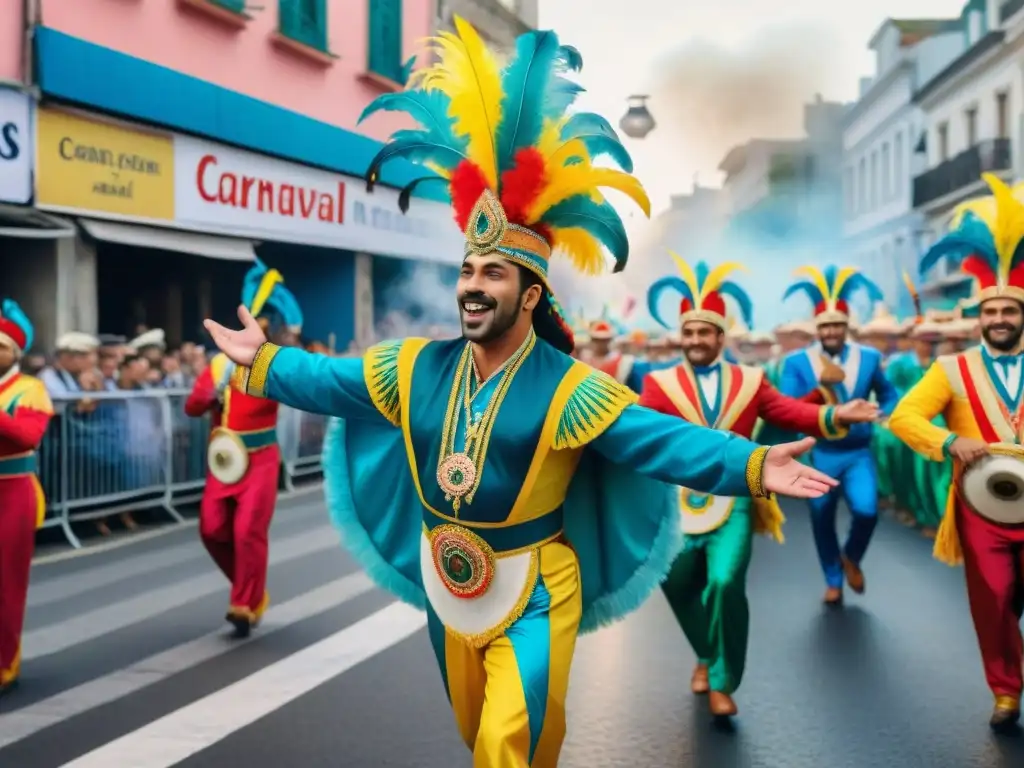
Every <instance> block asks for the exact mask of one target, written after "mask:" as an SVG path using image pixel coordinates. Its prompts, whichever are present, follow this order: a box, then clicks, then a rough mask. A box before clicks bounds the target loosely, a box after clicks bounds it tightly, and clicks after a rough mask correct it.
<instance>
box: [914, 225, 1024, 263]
mask: <svg viewBox="0 0 1024 768" xmlns="http://www.w3.org/2000/svg"><path fill="white" fill-rule="evenodd" d="M1019 250H1020V249H1019V248H1018V251H1019ZM971 254H974V255H976V256H978V257H979V258H982V259H984V260H985V262H986V263H987V264H988V265H989V267H991V268H992V271H993V272H994V273H997V272H998V269H999V253H998V251H997V250H996V241H995V239H994V238H993V237H992V232H991V230H990V229H989V228H988V225H987V224H985V222H984V221H982V220H981V219H980V218H978V216H976V215H975V214H974V213H972V212H970V211H968V212H966V213H965V214H964V216H963V218H962V219H961V220H960V225H959V226H958V227H957V228H956V229H954V230H953V231H952V232H950V233H949V234H947V235H946V236H945V237H943V238H942V239H941V240H939V241H937V242H936V243H935V244H934V245H932V247H931V248H929V249H928V250H927V251H926V252H925V254H924V256H922V257H921V261H920V263H919V265H918V271H919V272H920V274H921V276H922V277H924V276H925V275H926V274H927V273H928V272H929V271H930V270H931V268H932V267H934V266H935V265H936V264H937V263H938V262H939V261H940V260H941V259H943V258H947V257H949V256H953V257H956V258H957V259H958V260H960V259H963V258H965V257H967V256H970V255H971ZM1014 255H1015V257H1016V254H1014Z"/></svg>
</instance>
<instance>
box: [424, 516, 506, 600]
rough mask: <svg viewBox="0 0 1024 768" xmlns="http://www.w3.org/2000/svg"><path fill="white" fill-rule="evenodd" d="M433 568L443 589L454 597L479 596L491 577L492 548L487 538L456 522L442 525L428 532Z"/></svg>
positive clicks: (492, 566)
mask: <svg viewBox="0 0 1024 768" xmlns="http://www.w3.org/2000/svg"><path fill="white" fill-rule="evenodd" d="M430 549H431V554H432V557H433V560H434V568H435V569H436V570H437V575H438V576H440V577H441V582H442V583H443V584H444V585H445V587H446V588H447V590H448V591H449V592H451V593H452V594H453V595H455V596H456V597H461V598H465V599H470V598H474V597H479V596H480V595H482V594H483V593H484V592H486V591H487V588H488V587H490V585H491V581H492V580H493V579H494V562H495V561H494V551H493V550H492V549H491V548H490V546H488V544H487V542H486V541H484V540H483V539H481V538H480V537H479V536H477V535H476V534H474V533H473V532H472V531H468V530H466V529H465V528H462V527H460V526H458V525H442V526H439V527H437V528H435V529H434V530H433V531H431V532H430Z"/></svg>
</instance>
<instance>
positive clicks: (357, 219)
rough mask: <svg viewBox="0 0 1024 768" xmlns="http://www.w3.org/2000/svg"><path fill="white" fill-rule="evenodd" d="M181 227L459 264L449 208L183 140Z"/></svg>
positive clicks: (178, 170)
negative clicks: (403, 206) (401, 201)
mask: <svg viewBox="0 0 1024 768" xmlns="http://www.w3.org/2000/svg"><path fill="white" fill-rule="evenodd" d="M174 168H175V179H176V182H175V213H176V216H175V221H176V223H177V224H178V225H179V226H182V227H187V228H190V229H199V230H202V231H205V232H213V233H219V234H225V235H235V236H238V237H248V238H252V239H258V240H275V241H280V242H292V243H303V244H306V245H317V246H322V247H326V248H341V249H344V250H350V251H363V252H366V253H376V254H383V255H388V256H399V257H405V258H413V259H422V260H429V261H441V262H445V263H450V264H458V263H460V262H461V259H462V248H463V245H462V237H461V234H460V233H459V231H458V228H457V227H456V226H455V224H454V222H453V221H452V218H451V213H450V210H449V208H448V206H446V205H443V204H440V203H434V202H430V201H420V200H414V201H413V204H412V207H411V208H410V210H409V213H408V214H405V215H403V214H402V212H401V211H400V210H399V209H398V192H397V191H395V190H393V189H387V188H383V187H378V188H377V189H376V190H375V191H374V192H373V193H372V194H370V193H368V192H367V191H366V184H365V182H364V181H363V180H362V179H356V178H353V177H350V176H342V175H340V174H336V173H330V172H328V171H321V170H317V169H315V168H308V167H305V166H300V165H295V164H293V163H287V162H284V161H281V160H276V159H273V158H269V157H265V156H263V155H257V154H253V153H251V152H245V151H243V150H238V149H233V148H231V147H225V146H222V145H220V144H214V143H211V142H206V141H202V140H200V139H195V138H191V137H187V136H176V137H175V142H174Z"/></svg>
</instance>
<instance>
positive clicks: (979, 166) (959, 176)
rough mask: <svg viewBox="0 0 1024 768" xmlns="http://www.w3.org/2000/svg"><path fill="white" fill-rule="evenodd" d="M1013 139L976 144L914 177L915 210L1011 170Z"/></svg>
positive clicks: (992, 140)
mask: <svg viewBox="0 0 1024 768" xmlns="http://www.w3.org/2000/svg"><path fill="white" fill-rule="evenodd" d="M1011 159H1012V158H1011V152H1010V140H1009V139H991V140H989V141H982V142H979V143H978V144H975V145H974V146H973V147H971V148H970V149H967V150H965V151H963V152H961V153H960V154H959V155H957V156H956V157H954V158H951V159H949V160H947V161H946V162H944V163H941V164H940V165H937V166H935V167H934V168H932V169H931V170H930V171H925V172H924V173H922V174H921V175H920V176H917V177H915V178H914V207H915V208H917V207H920V206H922V205H927V204H928V203H930V202H932V201H933V200H938V199H939V198H940V197H944V196H946V195H949V194H952V193H954V192H956V191H957V190H958V189H963V188H964V187H967V186H970V185H971V184H974V183H976V182H977V181H979V180H980V177H981V174H983V173H985V172H986V171H1008V170H1010V167H1011Z"/></svg>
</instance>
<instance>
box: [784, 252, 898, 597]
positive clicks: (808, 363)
mask: <svg viewBox="0 0 1024 768" xmlns="http://www.w3.org/2000/svg"><path fill="white" fill-rule="evenodd" d="M797 275H799V276H801V277H803V278H804V279H802V280H799V281H797V282H796V283H794V284H793V285H791V286H790V287H789V289H788V290H787V291H786V293H785V295H784V296H783V300H785V299H788V298H789V297H790V296H792V295H794V294H797V293H803V294H804V295H805V296H807V297H808V298H809V299H810V300H811V303H812V304H813V305H814V320H815V324H816V325H817V328H818V343H817V344H815V345H813V346H811V347H810V348H808V349H803V350H799V351H797V352H793V353H791V354H790V355H788V356H787V357H786V359H785V360H784V361H783V367H782V378H781V382H780V386H779V389H780V390H781V391H782V393H783V394H784V395H789V396H790V397H798V398H803V399H806V400H809V401H811V402H817V403H821V404H823V405H831V404H835V403H845V402H848V401H850V400H854V399H864V400H867V399H869V398H870V397H871V395H872V393H874V395H875V397H876V399H877V401H878V407H879V410H880V412H881V413H882V414H883V416H884V415H888V414H890V413H892V410H893V408H895V407H896V402H897V400H898V395H897V393H896V390H895V389H894V388H893V386H892V384H891V383H890V382H889V380H888V379H887V378H886V377H885V372H884V370H883V365H882V363H883V360H882V355H881V353H879V352H878V351H876V350H874V349H871V348H870V347H865V346H862V345H860V344H856V343H853V342H850V341H848V340H847V334H848V332H849V325H850V308H849V303H848V302H849V300H850V298H851V296H852V295H853V294H854V293H855V292H856V291H858V290H864V291H866V292H867V293H868V294H869V296H870V298H871V300H872V302H875V301H881V300H882V292H881V291H880V290H879V289H878V286H876V285H875V284H874V283H872V282H871V281H870V280H868V279H867V278H866V277H865V276H864V275H862V274H861V273H859V272H858V271H857V270H855V269H853V268H850V267H845V268H842V269H840V268H837V267H834V266H829V267H826V268H825V269H824V270H819V269H818V268H817V267H802V268H801V269H799V270H797ZM871 435H872V425H871V424H855V425H853V426H851V427H850V433H849V435H847V436H846V437H845V438H843V439H842V440H829V441H826V442H822V443H819V444H818V445H816V446H815V447H814V450H813V451H812V452H811V464H812V465H813V466H815V467H817V468H818V469H820V470H821V471H822V472H824V473H826V474H828V475H830V476H831V477H835V478H837V479H838V480H839V481H840V487H838V488H835V489H833V490H832V491H830V492H829V493H827V494H826V495H824V496H822V497H820V498H816V499H812V500H811V524H812V526H813V528H814V543H815V545H816V546H817V549H818V558H819V559H820V561H821V569H822V571H824V573H825V584H826V590H825V602H826V603H828V604H830V605H837V604H839V603H841V602H842V600H843V581H844V576H845V580H846V582H847V583H848V584H849V585H850V588H851V589H852V590H853V591H854V592H857V593H863V592H864V584H865V582H864V572H863V571H862V570H861V561H862V560H863V558H864V553H865V552H866V551H867V548H868V544H869V543H870V541H871V535H872V533H873V532H874V530H875V524H876V523H877V522H878V477H877V474H876V470H875V464H874V460H873V458H872V453H871ZM840 495H842V497H843V498H844V499H845V500H846V505H847V507H848V508H849V510H850V514H851V515H852V517H853V521H852V523H851V526H850V533H849V536H848V537H847V539H846V544H845V546H844V547H843V549H842V551H840V549H839V540H838V537H837V536H836V508H837V507H838V506H839V497H840Z"/></svg>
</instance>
